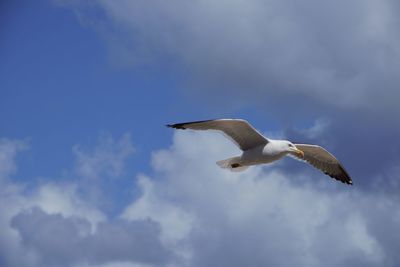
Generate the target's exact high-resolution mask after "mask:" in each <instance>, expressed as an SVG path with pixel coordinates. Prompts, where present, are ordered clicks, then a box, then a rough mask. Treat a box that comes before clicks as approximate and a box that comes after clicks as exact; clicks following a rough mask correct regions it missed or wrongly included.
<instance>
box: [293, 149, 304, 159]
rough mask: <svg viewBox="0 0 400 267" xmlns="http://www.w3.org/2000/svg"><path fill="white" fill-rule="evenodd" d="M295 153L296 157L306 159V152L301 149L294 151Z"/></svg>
mask: <svg viewBox="0 0 400 267" xmlns="http://www.w3.org/2000/svg"><path fill="white" fill-rule="evenodd" d="M294 153H295V154H296V156H298V157H301V158H304V152H303V151H301V150H300V149H298V148H296V150H295V151H294Z"/></svg>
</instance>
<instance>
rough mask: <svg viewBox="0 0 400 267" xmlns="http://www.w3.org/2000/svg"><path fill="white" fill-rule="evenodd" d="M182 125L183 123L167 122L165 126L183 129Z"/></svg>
mask: <svg viewBox="0 0 400 267" xmlns="http://www.w3.org/2000/svg"><path fill="white" fill-rule="evenodd" d="M183 125H184V123H175V124H167V125H165V126H167V127H168V128H174V129H180V130H185V129H186V128H185V127H184V126H183Z"/></svg>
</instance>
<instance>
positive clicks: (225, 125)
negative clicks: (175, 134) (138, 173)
mask: <svg viewBox="0 0 400 267" xmlns="http://www.w3.org/2000/svg"><path fill="white" fill-rule="evenodd" d="M167 126H168V127H171V128H175V129H182V130H185V129H193V130H219V131H222V132H223V133H225V134H226V135H227V136H228V137H229V138H230V139H232V141H233V142H234V143H235V144H236V145H237V146H238V147H239V148H240V149H241V150H242V151H243V152H242V154H241V155H240V156H236V157H232V158H229V159H225V160H221V161H218V162H217V164H218V165H219V166H220V167H222V168H227V169H230V170H232V171H242V170H244V169H246V168H248V167H249V166H252V165H258V164H265V163H272V162H274V161H277V160H280V159H281V158H283V157H285V156H286V155H289V156H294V157H295V158H297V159H300V160H303V161H306V162H308V163H310V164H311V165H313V166H314V167H316V168H318V169H320V170H321V171H323V172H324V173H325V174H327V175H329V176H331V177H332V178H335V179H336V180H339V181H341V182H343V183H347V184H352V183H353V182H352V180H351V178H350V176H349V175H348V173H347V172H346V170H345V169H344V168H343V166H342V165H341V164H340V162H339V161H338V160H337V159H336V158H335V157H334V156H333V155H332V154H330V153H329V152H328V151H326V150H325V149H324V148H322V147H320V146H317V145H308V144H296V145H295V144H293V143H291V142H289V141H287V140H272V139H268V138H266V137H265V136H263V135H262V134H261V133H259V132H258V131H257V130H256V129H254V128H253V127H252V126H251V125H250V124H249V123H248V122H247V121H245V120H239V119H220V120H206V121H195V122H186V123H177V124H171V125H167Z"/></svg>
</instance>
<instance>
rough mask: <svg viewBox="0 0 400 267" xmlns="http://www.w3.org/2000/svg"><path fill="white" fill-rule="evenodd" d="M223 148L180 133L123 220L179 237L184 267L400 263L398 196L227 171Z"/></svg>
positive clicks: (260, 171)
mask: <svg viewBox="0 0 400 267" xmlns="http://www.w3.org/2000/svg"><path fill="white" fill-rule="evenodd" d="M227 142H229V141H227ZM228 145H229V143H226V142H225V141H224V140H223V139H222V137H220V136H218V135H213V134H208V133H198V134H197V133H190V132H189V133H187V132H184V133H179V132H177V133H176V134H175V136H174V143H173V145H172V146H171V147H170V148H169V149H168V150H162V151H159V152H156V153H155V154H154V158H153V165H154V168H155V169H156V170H157V172H156V173H155V174H154V175H155V176H156V177H155V178H154V179H153V178H146V177H142V178H141V179H142V180H141V182H140V186H141V187H142V190H143V192H144V193H143V196H142V197H141V198H140V199H139V200H137V201H136V202H135V203H133V204H132V205H131V206H130V207H128V208H127V210H126V212H125V214H126V217H127V218H129V216H128V215H130V216H131V218H138V217H139V218H140V217H142V216H143V214H145V213H146V215H145V216H146V217H147V218H151V219H153V220H155V221H158V222H159V223H160V225H161V227H162V231H163V232H164V236H168V233H169V234H170V236H172V237H176V236H178V237H179V238H177V239H172V241H175V242H176V243H175V244H176V246H175V249H176V250H177V251H180V250H182V251H181V253H179V252H176V254H178V255H183V256H182V258H183V260H182V261H183V262H184V263H185V264H186V266H264V265H273V266H289V265H294V264H295V265H297V266H321V265H324V266H325V265H326V266H343V265H351V266H382V265H385V266H396V265H397V264H398V262H399V260H400V259H399V257H398V254H397V253H396V252H395V249H394V248H395V247H398V245H400V239H398V238H396V235H393V233H394V232H396V229H397V226H396V224H397V222H398V218H399V216H400V213H399V212H398V211H399V202H398V198H397V197H395V196H393V195H386V194H380V193H375V194H370V193H368V192H365V191H363V190H359V189H358V188H357V186H353V187H349V186H344V185H342V184H340V183H337V182H335V181H334V180H332V179H330V178H329V177H327V176H325V175H323V174H321V173H316V174H313V175H311V176H309V174H307V172H302V171H299V172H297V173H286V172H285V171H284V169H276V168H274V167H273V166H267V167H265V168H260V167H253V168H250V169H249V170H248V171H246V172H243V173H231V172H226V171H223V170H221V169H219V168H218V167H217V166H216V165H215V161H216V160H218V159H221V158H224V157H226V156H227V155H226V154H225V153H227V152H229V150H226V147H227V146H228ZM231 152H232V153H235V152H234V151H233V150H231ZM205 155H207V156H205ZM233 155H234V154H233ZM228 156H229V155H228ZM288 160H290V159H288ZM302 167H303V170H306V169H307V168H311V167H309V166H307V165H305V164H303V165H302ZM298 179H301V180H302V181H303V182H302V183H298V182H296V180H298ZM139 203H140V204H139ZM160 203H161V207H160V209H161V210H162V209H163V207H166V211H167V213H169V211H173V212H175V213H177V214H180V215H179V216H163V215H160V214H159V210H158V209H157V208H156V207H158V205H159V204H160ZM143 207H147V208H146V209H144V208H143ZM185 214H186V215H185ZM185 217H186V218H190V219H183V218H185ZM174 220H175V224H174V223H173V221H174ZM188 229H189V231H188ZM177 232H178V233H179V232H180V233H181V235H179V234H177ZM390 233H392V234H390ZM389 236H391V237H389Z"/></svg>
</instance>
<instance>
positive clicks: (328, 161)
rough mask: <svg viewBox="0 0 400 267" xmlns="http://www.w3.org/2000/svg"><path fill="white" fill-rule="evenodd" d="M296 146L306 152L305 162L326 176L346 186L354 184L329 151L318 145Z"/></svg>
mask: <svg viewBox="0 0 400 267" xmlns="http://www.w3.org/2000/svg"><path fill="white" fill-rule="evenodd" d="M295 146H296V147H297V148H298V149H300V150H301V151H303V152H304V158H299V157H297V156H296V157H297V158H299V159H301V160H305V161H306V162H308V163H309V164H311V165H312V166H314V167H315V168H317V169H319V170H321V171H322V172H324V173H325V174H326V175H329V176H330V177H332V178H334V179H336V180H339V181H341V182H342V183H346V184H350V185H352V184H353V181H352V180H351V177H350V175H349V174H348V173H347V171H346V170H345V169H344V167H343V166H342V164H341V163H340V162H339V161H338V160H337V159H336V158H335V157H334V156H333V155H332V154H331V153H329V152H328V151H327V150H325V149H324V148H323V147H320V146H317V145H307V144H295Z"/></svg>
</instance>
